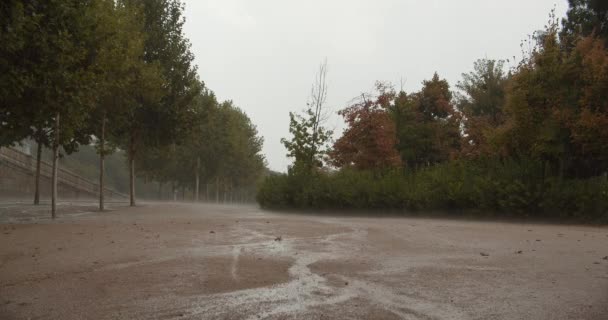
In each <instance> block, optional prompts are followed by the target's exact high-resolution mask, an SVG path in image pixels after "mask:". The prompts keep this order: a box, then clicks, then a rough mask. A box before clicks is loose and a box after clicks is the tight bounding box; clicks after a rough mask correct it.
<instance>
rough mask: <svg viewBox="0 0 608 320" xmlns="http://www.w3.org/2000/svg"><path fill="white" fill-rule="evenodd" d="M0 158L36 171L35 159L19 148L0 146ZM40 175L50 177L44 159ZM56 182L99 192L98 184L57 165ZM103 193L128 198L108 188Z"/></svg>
mask: <svg viewBox="0 0 608 320" xmlns="http://www.w3.org/2000/svg"><path fill="white" fill-rule="evenodd" d="M0 159H2V160H5V161H7V162H9V163H11V164H13V165H16V166H18V167H20V168H22V169H25V170H28V171H29V172H36V161H35V159H33V158H32V157H31V156H30V155H27V154H25V153H23V152H21V151H19V150H15V149H13V148H6V147H5V148H0ZM40 175H41V176H44V177H48V178H50V177H52V175H53V166H52V165H51V164H50V163H48V162H46V161H40ZM57 182H58V183H63V184H65V185H68V186H70V187H72V188H75V189H77V190H81V191H84V192H87V193H90V194H92V195H95V194H98V193H99V184H97V183H95V182H93V181H91V180H88V179H85V178H83V177H81V176H79V175H77V174H75V173H73V172H71V171H69V170H66V169H63V168H61V167H59V168H58V170H57ZM104 194H105V195H106V196H108V197H110V198H112V197H115V196H117V197H121V198H128V196H127V195H126V194H123V193H120V192H117V191H115V190H113V189H110V188H104Z"/></svg>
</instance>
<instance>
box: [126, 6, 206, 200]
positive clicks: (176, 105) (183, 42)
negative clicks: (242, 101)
mask: <svg viewBox="0 0 608 320" xmlns="http://www.w3.org/2000/svg"><path fill="white" fill-rule="evenodd" d="M127 3H128V4H132V5H136V4H138V3H139V2H138V1H133V0H129V1H127ZM142 10H143V13H144V31H145V34H146V37H145V42H144V61H145V63H147V64H149V65H156V66H158V68H159V69H160V74H161V76H162V79H163V83H162V86H161V87H162V88H163V90H164V92H163V95H162V96H161V98H160V100H159V101H158V103H156V102H153V101H150V100H151V99H150V98H151V97H150V96H144V95H140V96H139V97H138V103H137V106H136V108H134V109H133V111H132V112H131V113H130V115H129V119H130V120H129V123H130V128H129V130H128V131H129V138H128V139H127V141H125V143H124V144H125V146H126V148H125V149H126V150H128V158H129V159H128V161H129V167H130V170H129V171H130V178H129V181H130V188H129V189H130V192H129V193H130V204H131V206H134V205H135V159H136V157H137V156H138V150H139V151H141V148H147V147H153V146H158V145H163V144H171V143H174V142H175V139H176V137H177V136H178V135H179V134H180V131H182V130H186V129H184V126H182V125H181V124H183V123H184V122H185V121H184V117H187V116H188V112H187V111H188V108H189V106H190V104H191V102H192V100H193V99H194V97H195V96H196V95H197V94H198V92H199V91H200V82H199V81H198V79H197V75H196V68H195V67H194V65H193V64H192V61H193V59H194V56H193V55H192V53H191V52H190V44H189V42H188V40H187V39H186V38H185V36H184V33H183V25H184V22H185V20H184V17H183V10H184V6H183V4H182V3H181V1H179V0H150V1H145V2H144V3H143V7H142Z"/></svg>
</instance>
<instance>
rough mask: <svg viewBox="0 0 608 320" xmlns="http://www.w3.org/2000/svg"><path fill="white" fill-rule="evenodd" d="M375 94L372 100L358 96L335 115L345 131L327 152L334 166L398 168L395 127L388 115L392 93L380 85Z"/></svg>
mask: <svg viewBox="0 0 608 320" xmlns="http://www.w3.org/2000/svg"><path fill="white" fill-rule="evenodd" d="M376 90H377V95H376V96H371V95H369V94H362V95H361V97H360V98H359V99H358V101H357V102H355V103H354V104H353V105H351V106H349V107H347V108H345V109H342V110H340V111H339V112H338V114H340V115H341V116H342V117H344V121H345V122H346V124H347V126H348V127H347V128H346V130H344V133H343V134H342V137H340V138H339V139H338V140H337V141H336V142H335V143H334V146H333V149H332V151H331V152H330V157H331V159H332V163H333V164H334V165H335V166H337V167H354V168H357V169H363V170H372V169H386V168H393V167H399V166H401V158H400V157H399V153H398V152H397V149H396V148H395V146H396V144H397V137H396V134H395V124H394V122H393V121H392V119H391V117H390V115H389V113H388V108H389V107H390V105H391V103H392V102H393V99H394V97H395V92H394V90H393V89H392V88H391V87H390V86H388V85H386V84H383V83H380V82H378V83H376Z"/></svg>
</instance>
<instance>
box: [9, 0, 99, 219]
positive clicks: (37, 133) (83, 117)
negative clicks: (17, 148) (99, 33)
mask: <svg viewBox="0 0 608 320" xmlns="http://www.w3.org/2000/svg"><path fill="white" fill-rule="evenodd" d="M95 3H97V2H94V1H91V2H82V1H76V0H65V1H43V2H38V1H32V2H30V1H27V2H19V1H10V2H9V3H8V4H4V5H3V6H2V10H1V12H2V14H3V19H2V21H3V22H2V24H3V25H2V31H1V35H0V38H2V40H6V41H7V42H10V44H8V45H7V46H6V47H5V46H4V45H3V46H2V47H3V49H2V50H3V52H2V54H1V56H2V57H3V58H2V59H1V60H0V64H1V67H0V68H1V69H2V71H3V72H2V74H3V75H2V77H1V78H0V79H1V80H0V82H1V83H2V84H3V85H2V86H3V88H6V89H2V91H1V92H2V93H0V94H2V95H3V97H2V98H3V101H5V103H6V106H3V108H2V111H1V112H0V114H2V119H1V121H0V123H1V125H2V130H0V132H2V135H1V136H2V138H1V139H2V144H4V145H6V144H11V143H13V142H15V141H19V140H20V139H23V138H25V137H27V136H33V137H34V138H35V139H36V140H37V142H38V143H39V144H46V143H48V144H50V145H51V146H52V148H53V155H54V156H53V159H54V160H53V177H52V186H51V189H52V190H53V191H52V204H51V213H52V216H53V218H54V217H55V213H56V201H57V174H56V173H57V169H58V168H57V166H58V158H59V157H60V147H63V149H64V151H65V152H67V153H70V152H73V151H74V150H76V149H77V148H78V145H79V144H82V143H88V142H89V140H90V133H89V132H87V126H86V121H87V117H88V115H89V112H90V110H91V108H92V106H93V105H94V101H95V99H96V92H97V83H98V80H99V79H98V75H97V74H96V72H95V71H94V68H93V61H94V59H93V57H94V54H93V53H94V50H93V48H94V45H93V43H94V41H95V40H94V39H95V24H96V22H97V19H96V12H95V10H94V7H95V6H94V4H95ZM4 18H6V19H4ZM13 31H14V32H13ZM3 43H5V42H4V41H3ZM5 85H6V87H5ZM4 99H6V100H4ZM5 132H6V133H5ZM35 200H36V199H35Z"/></svg>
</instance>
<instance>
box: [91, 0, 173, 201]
mask: <svg viewBox="0 0 608 320" xmlns="http://www.w3.org/2000/svg"><path fill="white" fill-rule="evenodd" d="M96 10H97V17H98V19H99V21H98V23H97V24H96V28H97V30H96V31H97V32H96V36H97V40H96V41H95V44H96V45H97V48H96V54H95V57H96V70H97V73H98V74H99V75H101V76H102V77H103V78H102V79H101V81H100V85H99V92H100V95H99V99H98V101H97V105H96V108H95V110H94V111H93V114H94V116H93V117H91V120H90V125H91V126H92V130H91V131H92V132H94V133H95V135H96V136H97V138H98V139H97V150H98V154H99V166H100V170H99V210H100V211H103V210H104V187H105V185H104V174H105V169H104V159H105V156H106V155H108V154H110V153H112V152H113V151H114V149H115V146H117V145H118V143H119V142H120V141H121V139H124V136H125V135H126V129H125V128H126V127H128V126H130V125H131V124H130V123H129V120H130V117H129V115H130V112H132V109H133V108H135V106H137V104H138V102H141V101H148V102H149V103H156V101H155V100H157V99H158V98H159V97H160V93H161V92H162V89H161V87H160V76H159V74H158V73H159V72H158V70H157V69H158V68H157V67H156V66H155V65H153V64H151V65H147V64H146V63H145V62H144V60H143V54H144V50H143V49H144V47H143V44H144V34H143V24H142V23H141V18H142V14H141V9H140V7H137V6H132V5H129V4H127V3H126V2H124V1H116V2H115V1H101V2H99V3H98V6H97V8H96ZM108 123H109V124H110V125H108ZM108 142H109V144H108Z"/></svg>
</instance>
